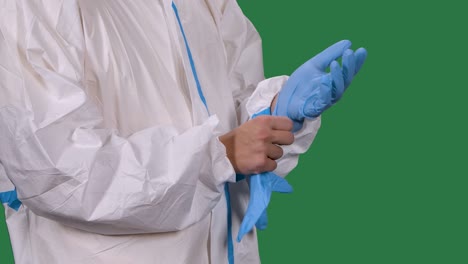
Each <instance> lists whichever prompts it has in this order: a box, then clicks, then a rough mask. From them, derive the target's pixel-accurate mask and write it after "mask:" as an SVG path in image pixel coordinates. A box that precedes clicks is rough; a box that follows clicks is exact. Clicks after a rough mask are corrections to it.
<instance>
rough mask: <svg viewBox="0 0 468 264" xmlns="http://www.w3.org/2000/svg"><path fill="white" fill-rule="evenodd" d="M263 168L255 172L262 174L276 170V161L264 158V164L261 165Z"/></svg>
mask: <svg viewBox="0 0 468 264" xmlns="http://www.w3.org/2000/svg"><path fill="white" fill-rule="evenodd" d="M262 165H263V166H261V167H259V168H258V169H257V171H256V173H263V172H266V171H274V170H276V167H278V164H277V163H276V161H274V160H272V159H270V158H268V157H265V162H264V163H263V164H262Z"/></svg>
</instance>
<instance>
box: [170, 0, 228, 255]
mask: <svg viewBox="0 0 468 264" xmlns="http://www.w3.org/2000/svg"><path fill="white" fill-rule="evenodd" d="M172 9H173V10H174V13H175V16H176V18H177V22H178V23H179V27H180V31H181V33H182V36H183V37H184V43H185V48H186V49H187V55H188V57H189V61H190V67H191V68H192V74H193V77H194V79H195V83H196V84H197V90H198V95H199V96H200V99H201V100H202V102H203V104H204V105H205V108H206V111H208V114H209V113H210V110H209V109H208V105H207V103H206V99H205V96H204V95H203V90H202V88H201V85H200V81H199V79H198V75H197V70H196V68H195V63H194V61H193V57H192V52H191V51H190V47H189V45H188V41H187V38H186V37H185V31H184V27H183V26H182V22H181V21H180V17H179V12H178V11H177V6H176V5H175V3H174V2H172ZM224 192H225V194H226V203H227V225H228V230H227V231H228V237H227V245H228V263H229V264H234V242H232V241H233V240H232V218H231V214H232V213H231V212H232V208H231V196H230V194H229V183H226V184H225V185H224Z"/></svg>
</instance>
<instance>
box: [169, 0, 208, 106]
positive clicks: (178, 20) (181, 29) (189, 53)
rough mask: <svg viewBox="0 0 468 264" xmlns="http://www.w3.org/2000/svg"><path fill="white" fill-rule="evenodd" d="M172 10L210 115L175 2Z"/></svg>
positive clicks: (201, 95)
mask: <svg viewBox="0 0 468 264" xmlns="http://www.w3.org/2000/svg"><path fill="white" fill-rule="evenodd" d="M172 9H174V13H175V15H176V17H177V22H178V23H179V27H180V31H181V32H182V36H183V37H184V42H185V48H186V49H187V54H188V57H189V61H190V66H191V68H192V73H193V77H194V78H195V83H196V84H197V90H198V95H199V96H200V99H201V100H202V102H203V104H205V107H206V110H207V111H208V113H209V112H210V111H209V110H208V105H207V104H206V99H205V96H204V95H203V91H202V88H201V85H200V81H199V80H198V75H197V70H196V69H195V63H194V62H193V57H192V52H191V51H190V47H189V45H188V42H187V38H186V37H185V31H184V28H183V27H182V22H180V18H179V12H178V11H177V7H176V5H175V3H174V2H172Z"/></svg>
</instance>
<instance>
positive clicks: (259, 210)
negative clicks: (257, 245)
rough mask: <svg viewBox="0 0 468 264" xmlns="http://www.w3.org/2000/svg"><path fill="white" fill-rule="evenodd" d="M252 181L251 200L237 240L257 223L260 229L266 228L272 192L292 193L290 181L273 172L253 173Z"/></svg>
mask: <svg viewBox="0 0 468 264" xmlns="http://www.w3.org/2000/svg"><path fill="white" fill-rule="evenodd" d="M249 182H250V200H249V205H248V207H247V212H246V213H245V216H244V219H242V224H241V226H240V229H239V234H238V235H237V241H238V242H240V241H241V240H242V237H243V236H244V235H245V234H247V233H248V232H250V230H252V228H253V226H254V225H256V226H257V228H258V229H265V228H266V225H267V221H268V218H267V214H266V208H267V207H268V204H269V203H270V198H271V193H272V192H281V193H290V192H292V187H291V185H289V183H288V181H286V180H285V179H283V178H281V177H280V176H278V175H276V174H274V173H273V172H264V173H262V174H256V175H252V176H250V178H249Z"/></svg>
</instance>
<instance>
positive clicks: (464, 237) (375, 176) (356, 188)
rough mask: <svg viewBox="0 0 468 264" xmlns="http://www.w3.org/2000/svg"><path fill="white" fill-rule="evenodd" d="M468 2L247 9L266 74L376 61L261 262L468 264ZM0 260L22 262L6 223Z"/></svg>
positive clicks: (306, 173)
mask: <svg viewBox="0 0 468 264" xmlns="http://www.w3.org/2000/svg"><path fill="white" fill-rule="evenodd" d="M462 3H463V2H462V1H459V2H458V1H443V2H442V1H431V3H429V2H426V1H412V2H411V1H401V0H395V1H385V2H383V1H367V0H366V1H344V0H336V1H314V0H308V1H306V0H303V1H295V0H294V1H293V0H289V1H266V0H255V1H253V0H239V4H240V5H241V7H242V8H243V10H244V12H245V14H246V15H247V16H248V17H249V18H250V19H251V21H252V22H253V23H254V25H255V26H256V27H257V30H258V31H259V33H260V34H261V36H262V39H263V45H264V61H265V74H266V76H267V77H271V76H276V75H283V74H290V73H291V72H292V71H293V70H294V69H295V68H296V67H297V66H299V65H300V64H302V63H303V62H304V61H305V60H307V59H309V58H310V57H312V56H313V55H315V54H317V53H318V52H320V51H321V50H322V49H324V48H326V47H328V46H329V45H331V44H333V43H334V42H336V41H338V40H341V39H350V40H351V41H353V48H358V47H361V46H363V47H365V48H367V50H368V52H369V57H368V60H367V61H366V63H365V65H364V67H363V69H362V70H361V72H360V74H359V75H358V76H357V77H356V79H355V80H354V81H353V84H352V85H351V87H350V89H349V90H348V91H347V93H346V94H345V96H344V97H343V99H342V100H341V102H340V103H339V104H338V105H336V106H335V107H333V108H332V109H330V110H328V111H327V112H326V113H325V114H324V115H323V119H322V128H321V130H320V132H319V134H318V136H317V138H316V140H315V142H314V143H313V145H312V148H311V149H310V150H309V152H308V153H307V154H305V155H303V156H302V157H301V159H300V163H299V166H298V168H296V169H295V170H294V171H293V172H292V173H291V174H290V175H289V176H288V179H289V181H290V182H291V184H292V185H293V186H294V193H293V194H291V195H281V194H275V195H273V199H272V204H271V206H270V208H269V219H270V222H269V226H268V229H267V230H266V231H263V232H259V243H260V254H261V257H262V263H267V264H268V263H319V264H332V263H333V264H343V263H356V264H380V263H392V264H393V263H411V264H413V263H425V264H426V263H444V264H445V263H449V264H456V263H460V264H466V263H468V214H467V209H468V208H467V205H468V204H467V203H468V194H467V187H468V181H467V176H468V170H467V165H466V162H467V158H468V154H467V149H468V148H467V147H468V144H467V143H468V142H467V137H466V136H467V135H468V133H467V132H468V131H467V130H468V129H467V128H468V126H467V122H468V119H467V114H468V109H467V108H468V107H467V102H466V97H467V96H468V92H467V90H468V85H467V82H466V78H467V76H468V74H467V71H468V66H467V65H466V63H467V61H468V56H467V53H468V41H467V33H466V32H468V30H467V25H468V19H467V17H468V16H467V13H466V11H467V9H466V8H464V7H463V6H464V4H462ZM463 32H464V33H463ZM0 263H1V264H9V263H13V258H12V254H11V250H10V246H9V241H8V233H7V230H6V226H5V222H4V216H3V214H1V216H0Z"/></svg>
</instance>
